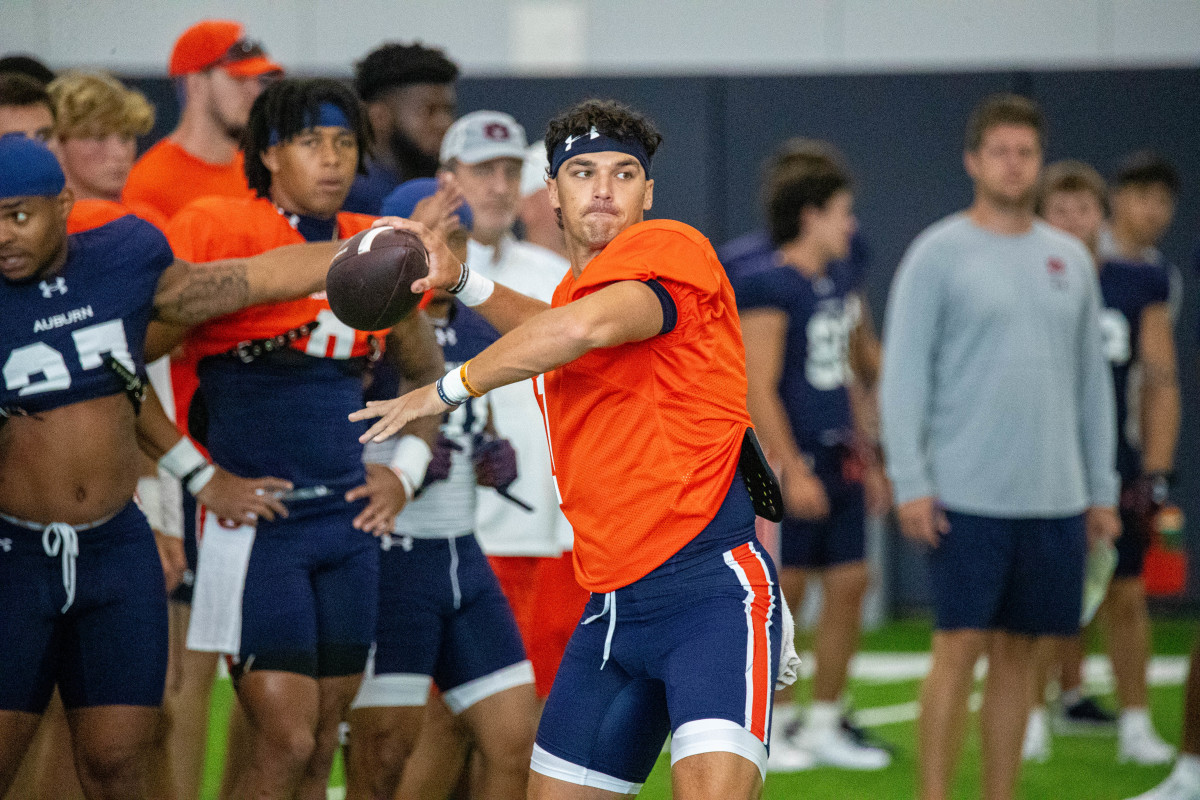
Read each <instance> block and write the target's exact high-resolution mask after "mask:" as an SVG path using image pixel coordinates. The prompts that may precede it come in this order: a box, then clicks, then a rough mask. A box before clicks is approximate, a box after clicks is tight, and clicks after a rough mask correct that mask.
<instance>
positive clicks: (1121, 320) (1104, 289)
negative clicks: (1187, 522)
mask: <svg viewBox="0 0 1200 800" xmlns="http://www.w3.org/2000/svg"><path fill="white" fill-rule="evenodd" d="M1100 291H1101V293H1102V294H1103V295H1104V308H1103V309H1102V310H1101V312H1100V332H1101V333H1102V334H1103V336H1104V354H1105V355H1106V356H1107V357H1108V362H1109V364H1110V365H1112V371H1113V389H1114V390H1115V391H1116V399H1117V471H1118V472H1119V473H1120V474H1121V479H1122V480H1126V481H1128V480H1131V479H1133V478H1136V477H1137V476H1138V475H1139V474H1140V473H1141V469H1142V462H1141V453H1140V452H1139V447H1138V440H1139V438H1140V436H1139V435H1138V431H1137V428H1138V425H1137V423H1138V420H1137V419H1136V414H1135V415H1134V416H1135V418H1134V419H1131V418H1130V412H1131V411H1132V410H1134V409H1137V408H1138V406H1139V403H1138V402H1137V398H1131V397H1130V396H1129V395H1130V391H1131V389H1132V390H1133V391H1136V390H1137V388H1136V387H1131V386H1130V381H1129V370H1130V367H1131V366H1132V365H1133V364H1134V363H1135V362H1136V361H1137V360H1138V346H1139V342H1140V339H1141V327H1142V312H1144V311H1145V310H1146V308H1147V306H1152V305H1155V304H1158V303H1166V302H1167V299H1168V297H1169V296H1170V292H1171V280H1170V275H1169V274H1168V272H1167V270H1166V269H1164V268H1163V267H1159V266H1156V265H1152V264H1128V263H1124V262H1120V261H1110V262H1108V263H1106V264H1105V265H1104V266H1103V267H1102V268H1101V269H1100Z"/></svg>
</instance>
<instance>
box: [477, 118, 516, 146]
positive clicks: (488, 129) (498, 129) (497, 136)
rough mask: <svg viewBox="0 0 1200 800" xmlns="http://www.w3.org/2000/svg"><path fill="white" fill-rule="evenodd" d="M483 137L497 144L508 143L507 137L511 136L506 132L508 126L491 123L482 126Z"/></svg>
mask: <svg viewBox="0 0 1200 800" xmlns="http://www.w3.org/2000/svg"><path fill="white" fill-rule="evenodd" d="M483 135H484V138H487V139H492V140H495V141H497V142H505V141H508V139H509V137H510V136H512V134H511V133H509V131H508V126H507V125H503V124H501V123H499V122H492V123H489V124H487V125H485V126H483Z"/></svg>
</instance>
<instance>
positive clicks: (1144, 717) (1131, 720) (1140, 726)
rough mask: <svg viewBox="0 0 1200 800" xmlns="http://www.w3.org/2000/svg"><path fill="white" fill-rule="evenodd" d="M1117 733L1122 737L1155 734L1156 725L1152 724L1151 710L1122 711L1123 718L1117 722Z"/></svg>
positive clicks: (1126, 709)
mask: <svg viewBox="0 0 1200 800" xmlns="http://www.w3.org/2000/svg"><path fill="white" fill-rule="evenodd" d="M1117 732H1118V733H1119V734H1120V735H1121V736H1122V737H1124V736H1138V735H1141V734H1145V733H1153V732H1154V725H1153V724H1151V722H1150V711H1149V709H1147V708H1145V707H1142V708H1123V709H1121V716H1120V718H1119V719H1118V720H1117Z"/></svg>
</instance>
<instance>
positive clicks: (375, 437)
mask: <svg viewBox="0 0 1200 800" xmlns="http://www.w3.org/2000/svg"><path fill="white" fill-rule="evenodd" d="M452 408H453V406H448V405H446V404H445V403H443V402H442V398H440V397H438V393H437V385H436V384H433V383H431V384H429V385H428V386H422V387H421V388H420V389H416V390H414V391H411V392H409V393H408V394H405V395H401V396H399V397H396V398H394V399H392V400H370V401H368V402H367V407H366V408H363V409H359V410H358V411H355V412H354V413H353V414H351V415H350V421H351V422H361V421H362V420H365V419H378V420H379V421H378V422H376V423H375V424H374V425H372V426H371V427H370V429H368V430H367V432H366V433H364V434H363V435H362V436H360V437H358V440H359V441H360V442H362V443H363V444H366V443H367V442H370V441H376V442H382V441H384V440H386V439H388V438H389V437H392V436H395V435H396V434H397V433H399V432H400V429H401V428H403V427H404V426H405V425H407V424H408V423H410V422H412V421H413V420H414V419H419V418H420V417H432V416H433V415H435V414H445V413H446V412H447V411H449V410H451V409H452Z"/></svg>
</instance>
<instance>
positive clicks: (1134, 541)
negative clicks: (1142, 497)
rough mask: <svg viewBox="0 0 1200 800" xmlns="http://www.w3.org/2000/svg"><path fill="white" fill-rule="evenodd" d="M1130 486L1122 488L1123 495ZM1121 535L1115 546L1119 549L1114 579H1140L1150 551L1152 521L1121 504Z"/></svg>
mask: <svg viewBox="0 0 1200 800" xmlns="http://www.w3.org/2000/svg"><path fill="white" fill-rule="evenodd" d="M1129 485H1130V484H1129V483H1125V484H1123V486H1122V492H1121V494H1122V495H1123V496H1124V494H1125V491H1124V489H1125V488H1126V487H1128V486H1129ZM1120 510H1121V535H1120V536H1118V537H1117V541H1116V542H1114V544H1115V545H1116V547H1117V568H1116V570H1115V571H1114V572H1113V577H1114V578H1138V577H1141V574H1142V569H1143V568H1144V567H1145V566H1146V551H1147V550H1149V549H1150V521H1149V520H1148V519H1147V518H1146V516H1145V514H1143V513H1138V510H1137V508H1132V507H1129V506H1127V505H1126V504H1125V503H1122V504H1121V509H1120Z"/></svg>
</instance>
